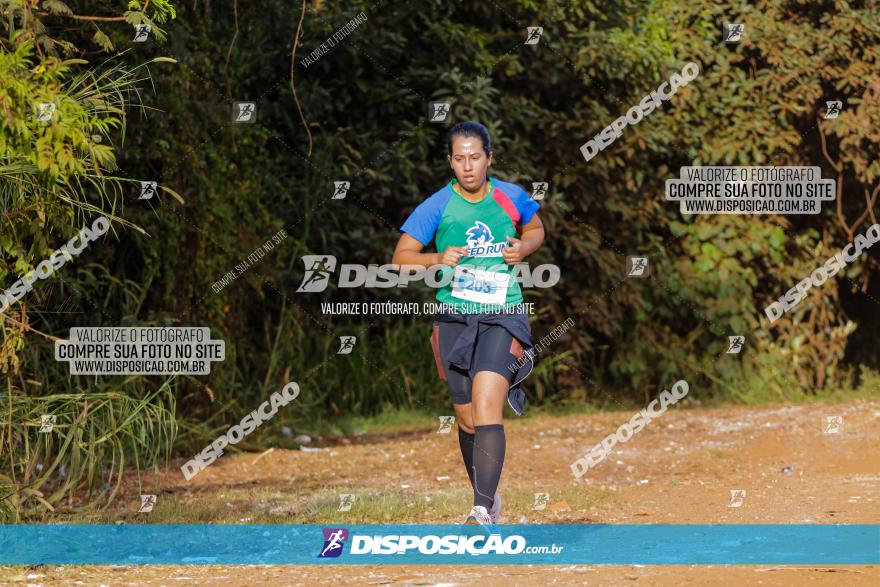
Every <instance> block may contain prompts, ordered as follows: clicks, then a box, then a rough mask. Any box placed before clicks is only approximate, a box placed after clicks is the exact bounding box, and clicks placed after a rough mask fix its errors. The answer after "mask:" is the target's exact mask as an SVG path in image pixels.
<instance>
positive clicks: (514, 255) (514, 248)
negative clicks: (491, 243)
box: [501, 236, 525, 265]
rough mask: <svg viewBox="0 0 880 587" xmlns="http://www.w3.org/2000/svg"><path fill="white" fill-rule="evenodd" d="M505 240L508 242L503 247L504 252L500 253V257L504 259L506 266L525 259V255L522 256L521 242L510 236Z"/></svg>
mask: <svg viewBox="0 0 880 587" xmlns="http://www.w3.org/2000/svg"><path fill="white" fill-rule="evenodd" d="M507 240H508V241H510V242H509V243H508V245H507V246H506V247H504V250H503V251H501V256H502V257H504V262H505V263H507V264H508V265H514V264H516V263H519V262H520V261H522V260H523V259H525V255H523V246H522V241H521V240H520V239H518V238H514V237H512V236H509V237H507Z"/></svg>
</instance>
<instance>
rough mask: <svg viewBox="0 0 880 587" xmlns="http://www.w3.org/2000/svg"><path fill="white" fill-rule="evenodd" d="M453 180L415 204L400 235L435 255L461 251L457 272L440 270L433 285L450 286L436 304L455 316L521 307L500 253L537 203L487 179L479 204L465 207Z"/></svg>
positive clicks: (509, 268) (517, 289)
mask: <svg viewBox="0 0 880 587" xmlns="http://www.w3.org/2000/svg"><path fill="white" fill-rule="evenodd" d="M455 183H456V180H455V179H453V180H452V181H450V182H449V183H448V184H446V185H445V186H444V187H443V188H442V189H440V190H439V191H437V192H436V193H434V194H433V195H431V196H430V197H429V198H428V199H426V200H425V201H424V202H422V203H421V204H419V205H418V206H417V207H416V209H415V210H413V212H412V214H410V215H409V217H408V218H407V219H406V221H405V222H404V223H403V225H402V226H401V227H400V230H401V231H403V232H405V233H407V234H409V235H410V236H412V237H413V238H415V239H416V240H417V241H419V242H420V243H422V244H423V245H425V246H428V244H430V242H431V241H432V240H434V241H435V242H436V246H437V251H438V252H441V253H442V252H443V251H445V250H446V249H447V248H448V247H458V246H466V247H467V252H466V253H465V256H463V257H462V258H461V261H459V263H458V265H457V266H456V267H454V268H453V267H449V266H444V268H443V273H441V274H440V275H438V280H440V281H445V280H446V279H448V276H447V275H446V274H449V273H454V274H455V277H454V278H453V279H452V280H451V281H450V283H449V284H448V285H446V286H444V287H442V288H438V290H437V301H438V302H441V303H445V304H451V305H454V307H455V309H456V311H459V312H464V313H471V312H477V311H481V309H480V308H481V305H485V304H492V305H494V304H498V305H504V306H510V305H515V304H519V303H521V302H522V299H523V298H522V291H521V290H520V286H519V283H518V282H517V280H516V279H513V276H512V266H510V265H507V264H506V263H505V262H504V259H503V258H502V256H501V252H502V251H503V250H504V248H505V246H507V237H508V236H510V237H516V236H517V227H520V228H521V227H522V226H523V225H525V224H528V223H529V222H530V221H531V220H532V217H534V215H535V213H536V212H537V211H538V209H539V208H540V205H539V204H538V202H536V201H535V200H533V199H532V198H530V197H529V195H528V193H526V191H525V190H524V189H523V188H521V187H520V186H518V185H516V184H514V183H507V182H504V181H500V180H499V179H496V178H494V177H490V178H489V192H488V193H487V194H486V197H484V198H483V199H482V200H480V201H479V202H469V201H468V200H466V199H465V198H464V197H462V196H461V195H460V194H458V193H457V192H456V191H455V190H453V189H452V186H453V185H454V184H455Z"/></svg>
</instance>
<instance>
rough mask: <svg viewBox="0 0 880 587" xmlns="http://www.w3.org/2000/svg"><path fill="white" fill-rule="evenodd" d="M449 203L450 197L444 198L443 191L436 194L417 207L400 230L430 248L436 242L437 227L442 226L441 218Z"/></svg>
mask: <svg viewBox="0 0 880 587" xmlns="http://www.w3.org/2000/svg"><path fill="white" fill-rule="evenodd" d="M448 201H449V197H448V195H446V196H445V197H444V193H443V190H440V191H438V192H436V193H434V195H432V196H431V197H429V198H428V199H427V200H425V201H424V202H422V203H421V204H419V205H418V206H416V209H415V210H413V211H412V214H410V215H409V217H408V218H407V219H406V220H405V221H404V223H403V225H402V226H401V227H400V230H401V231H402V232H405V233H407V234H408V235H410V236H411V237H413V238H414V239H416V240H417V241H419V242H420V243H422V244H423V245H425V246H428V244H429V243H430V242H431V241H432V240H434V234H435V233H436V232H437V227H438V226H440V218H441V217H442V216H443V209H444V208H445V207H446V202H448Z"/></svg>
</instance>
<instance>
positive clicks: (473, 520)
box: [464, 505, 493, 526]
mask: <svg viewBox="0 0 880 587" xmlns="http://www.w3.org/2000/svg"><path fill="white" fill-rule="evenodd" d="M464 523H465V524H480V525H481V526H491V525H492V523H493V522H492V516H490V515H489V512H488V511H486V508H484V507H483V506H481V505H475V506H474V507H473V508H471V513H469V514H468V517H467V519H465V521H464Z"/></svg>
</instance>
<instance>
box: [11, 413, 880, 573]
mask: <svg viewBox="0 0 880 587" xmlns="http://www.w3.org/2000/svg"><path fill="white" fill-rule="evenodd" d="M630 416H631V414H630V413H627V412H613V413H605V414H598V415H590V416H565V417H558V418H552V417H540V418H534V419H525V420H508V421H507V422H506V423H505V429H506V432H507V446H508V453H507V458H506V461H505V468H504V474H503V476H502V480H501V487H500V491H502V493H503V495H504V496H505V503H506V507H505V516H504V518H505V519H503V520H502V522H507V523H524V522H525V523H534V524H541V523H577V524H596V523H649V524H650V523H658V524H667V523H695V524H705V523H727V524H744V523H854V524H856V523H861V524H877V523H880V402H855V403H850V404H845V405H824V404H816V405H805V406H790V407H765V408H746V407H737V408H723V409H711V410H705V409H703V410H680V409H673V410H670V411H669V412H667V413H666V414H665V415H663V416H662V417H661V418H660V419H658V420H655V421H653V422H652V423H651V424H649V425H648V426H647V427H646V428H645V429H644V430H642V431H641V432H640V433H639V434H638V435H636V436H635V437H634V438H632V439H631V440H630V441H629V442H627V443H625V444H620V445H618V446H617V447H616V450H615V452H614V454H613V455H612V456H610V457H609V458H608V459H606V460H605V461H604V462H602V463H601V464H599V465H598V466H597V467H596V468H595V469H593V470H592V471H590V472H589V473H588V474H587V475H586V476H585V480H584V481H582V482H575V481H574V478H573V475H572V473H571V471H570V469H569V464H570V463H571V462H573V461H574V460H575V459H576V458H577V457H578V456H580V455H581V454H583V452H585V451H586V450H587V449H588V448H589V447H590V446H591V445H593V444H594V443H596V442H598V441H599V440H600V439H601V438H602V437H604V436H605V435H607V434H609V433H610V432H612V431H613V430H614V429H615V428H616V427H617V426H618V425H620V424H621V423H623V422H625V421H627V420H628V419H629V418H630ZM827 416H842V417H843V420H842V427H841V429H840V432H839V433H836V434H825V433H824V432H823V430H824V428H825V427H826V426H827V422H826V417H827ZM466 484H467V478H466V476H465V472H464V468H463V465H462V464H461V459H460V455H459V452H458V444H457V436H456V434H455V431H454V429H453V431H452V433H451V434H437V433H436V432H435V431H433V430H432V431H431V432H425V433H419V434H405V435H397V436H395V437H394V438H393V439H388V438H361V439H357V440H356V441H355V442H352V443H350V444H339V445H337V446H332V447H329V448H328V450H326V451H321V452H301V451H289V450H275V451H272V452H271V453H268V454H265V455H263V456H261V457H260V458H259V459H257V457H256V455H240V456H225V457H223V458H222V459H220V460H218V461H217V462H216V463H214V464H213V465H212V466H211V467H209V468H208V469H206V470H205V471H203V472H202V473H201V474H200V475H199V476H197V477H196V478H195V479H193V480H192V481H190V482H186V481H184V480H183V478H182V476H181V475H180V474H179V472H176V474H174V472H172V473H169V474H168V475H167V476H166V478H165V479H164V480H163V483H162V488H163V491H162V493H160V496H159V504H158V505H157V511H156V515H157V516H163V519H162V520H161V521H163V522H168V521H176V522H200V521H207V520H212V521H215V522H223V523H235V522H242V523H245V522H249V523H258V522H259V523H265V522H274V523H328V524H329V523H349V524H352V523H388V522H391V523H394V522H405V523H453V522H455V521H457V519H458V518H459V517H460V516H461V515H462V514H464V513H466V512H467V509H469V508H468V506H469V496H468V489H469V486H468V485H466ZM731 490H745V491H746V495H745V498H744V500H743V502H742V505H741V506H740V507H728V506H729V505H730V502H731V493H730V492H731ZM538 492H545V493H549V494H550V503H549V505H548V506H547V507H546V508H545V509H544V510H543V511H538V510H535V509H533V508H532V505H533V494H534V493H538ZM341 493H351V494H354V495H356V496H357V499H356V501H355V505H354V506H353V508H352V511H351V512H349V513H345V512H337V511H336V505H337V503H338V501H337V496H338V494H341ZM126 500H127V501H128V502H129V503H135V502H136V501H137V490H136V489H135V488H132V489H131V492H130V495H129V496H127V497H126ZM163 506H164V507H166V508H170V509H165V510H163ZM143 515H144V514H141V516H143ZM169 515H173V516H174V518H173V519H172V520H169V519H167V516H169ZM131 521H132V522H136V521H139V520H138V519H135V520H131ZM144 521H146V520H144ZM149 521H159V520H157V519H155V518H154V519H151V520H149ZM28 575H30V578H28ZM0 578H2V579H3V580H5V581H8V582H9V583H11V584H24V583H31V584H43V585H61V584H78V585H98V584H102V583H103V584H107V585H128V584H131V585H147V584H149V585H175V584H181V583H182V582H186V583H187V584H190V583H191V584H198V585H214V584H218V583H220V582H221V581H222V583H224V584H229V585H254V584H261V585H266V586H274V585H315V584H336V583H339V582H340V580H342V581H345V582H346V583H348V584H374V585H380V584H382V585H384V584H394V585H405V584H415V585H429V584H455V585H469V584H479V585H502V584H503V585H505V586H509V585H528V584H534V583H536V582H537V581H541V582H543V583H547V584H560V585H562V584H590V585H631V584H633V583H634V582H640V581H644V582H645V583H646V584H650V585H731V584H740V585H742V584H748V585H803V584H807V583H809V584H815V585H841V584H846V585H863V584H864V585H869V584H874V585H876V584H880V568H878V566H852V567H834V568H831V567H826V566H822V567H815V568H797V567H782V566H724V565H715V566H617V567H605V566H587V565H575V566H567V565H566V566H553V567H550V566H529V565H507V566H469V567H466V566H450V565H432V566H397V565H388V566H360V565H359V566H336V567H315V566H298V567H284V566H260V567H253V566H238V567H235V566H178V567H134V566H126V567H82V566H76V567H71V566H68V567H39V568H36V569H33V570H24V569H22V568H21V567H17V568H13V567H5V568H2V569H0ZM78 581H81V582H79V583H78Z"/></svg>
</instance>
